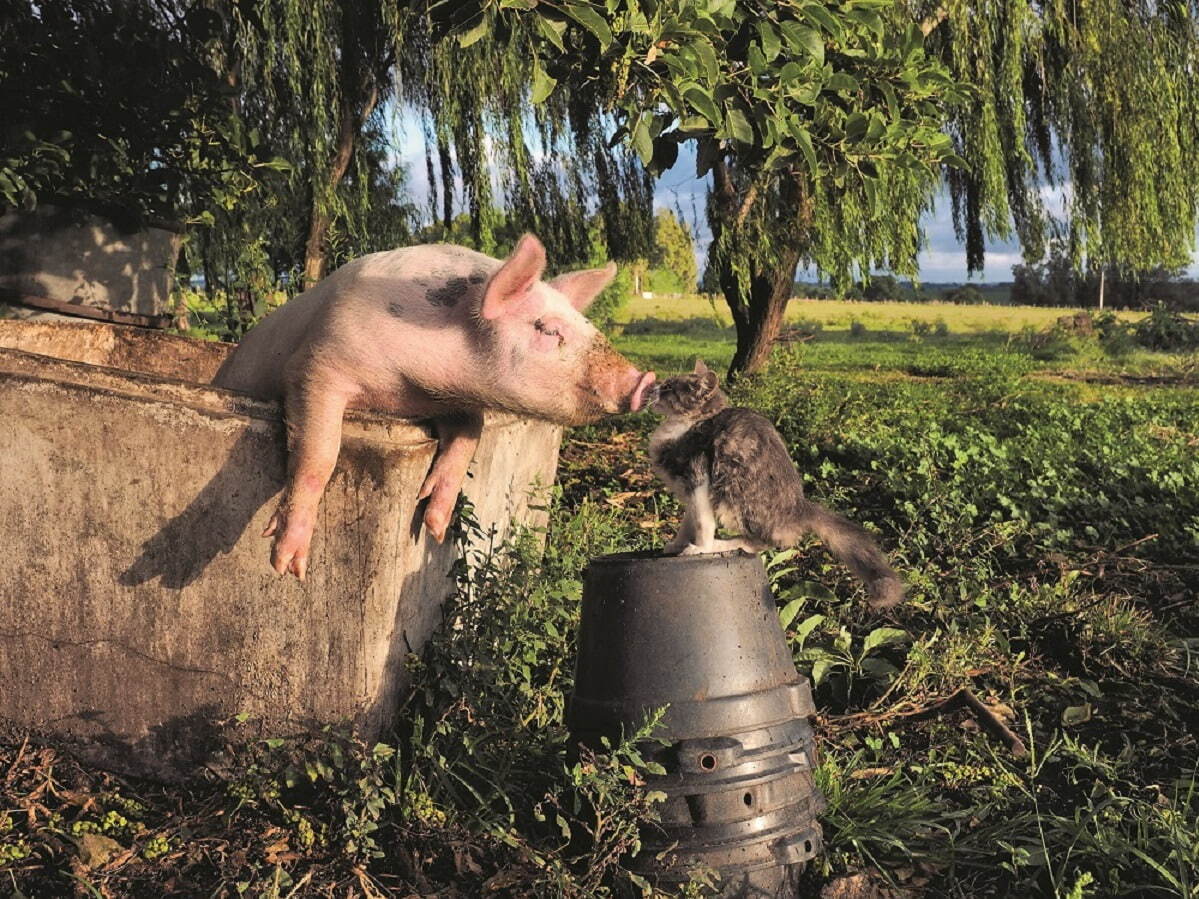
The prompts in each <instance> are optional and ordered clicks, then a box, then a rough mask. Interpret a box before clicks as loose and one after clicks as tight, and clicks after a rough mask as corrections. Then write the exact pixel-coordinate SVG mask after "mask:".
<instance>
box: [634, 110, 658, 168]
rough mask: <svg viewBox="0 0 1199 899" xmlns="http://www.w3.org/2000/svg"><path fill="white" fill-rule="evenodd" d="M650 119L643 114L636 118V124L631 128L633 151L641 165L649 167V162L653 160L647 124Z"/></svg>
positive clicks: (651, 143) (649, 116)
mask: <svg viewBox="0 0 1199 899" xmlns="http://www.w3.org/2000/svg"><path fill="white" fill-rule="evenodd" d="M652 119H653V116H651V115H650V114H649V113H645V112H643V113H642V114H641V115H640V116H638V117H637V124H636V125H634V126H633V136H632V143H633V150H634V152H636V154H637V158H638V159H640V160H641V164H642V165H649V162H650V160H651V159H653V158H654V139H653V138H652V137H650V133H649V123H650V121H651V120H652Z"/></svg>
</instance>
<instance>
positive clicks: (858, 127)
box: [845, 112, 868, 141]
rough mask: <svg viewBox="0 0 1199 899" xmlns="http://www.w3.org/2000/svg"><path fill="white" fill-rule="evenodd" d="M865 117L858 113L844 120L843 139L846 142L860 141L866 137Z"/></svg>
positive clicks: (851, 114)
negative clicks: (844, 138)
mask: <svg viewBox="0 0 1199 899" xmlns="http://www.w3.org/2000/svg"><path fill="white" fill-rule="evenodd" d="M867 124H868V123H867V121H866V116H864V115H862V113H860V112H854V113H850V115H849V118H847V119H846V120H845V137H846V139H847V140H852V141H856V140H861V139H862V138H863V137H865V136H866V126H867Z"/></svg>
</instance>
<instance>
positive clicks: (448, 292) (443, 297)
mask: <svg viewBox="0 0 1199 899" xmlns="http://www.w3.org/2000/svg"><path fill="white" fill-rule="evenodd" d="M469 286H470V282H469V281H467V280H466V278H450V280H448V281H446V282H445V286H444V287H438V288H437V289H436V290H430V291H429V293H428V294H427V295H426V297H427V299H428V300H429V302H430V303H431V304H432V305H434V306H447V307H451V308H452V307H454V306H457V305H458V301H459V300H460V299H462V295H463V294H464V293H466V290H467V288H468V287H469Z"/></svg>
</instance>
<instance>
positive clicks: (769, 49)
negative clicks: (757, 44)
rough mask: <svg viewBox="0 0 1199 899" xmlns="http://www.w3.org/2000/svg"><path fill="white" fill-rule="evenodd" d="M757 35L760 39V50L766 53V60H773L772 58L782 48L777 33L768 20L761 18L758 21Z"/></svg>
mask: <svg viewBox="0 0 1199 899" xmlns="http://www.w3.org/2000/svg"><path fill="white" fill-rule="evenodd" d="M758 36H759V37H761V39H762V52H763V53H764V54H765V55H766V61H767V62H774V58H775V57H776V56H778V55H779V51H780V50H781V49H782V42H781V41H780V40H779V33H778V32H777V31H775V30H774V26H773V25H771V24H770V22H768V21H767V20H766V19H762V20H761V21H760V22H758Z"/></svg>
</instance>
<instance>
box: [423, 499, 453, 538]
mask: <svg viewBox="0 0 1199 899" xmlns="http://www.w3.org/2000/svg"><path fill="white" fill-rule="evenodd" d="M450 514H451V513H450V512H447V511H446V510H444V509H435V508H432V507H430V508H428V509H426V510H425V527H426V528H427V529H428V531H429V533H430V534H432V535H433V539H434V540H436V541H437V542H438V543H442V542H444V541H445V532H446V530H447V529H448V528H449V526H450Z"/></svg>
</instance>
